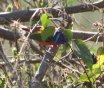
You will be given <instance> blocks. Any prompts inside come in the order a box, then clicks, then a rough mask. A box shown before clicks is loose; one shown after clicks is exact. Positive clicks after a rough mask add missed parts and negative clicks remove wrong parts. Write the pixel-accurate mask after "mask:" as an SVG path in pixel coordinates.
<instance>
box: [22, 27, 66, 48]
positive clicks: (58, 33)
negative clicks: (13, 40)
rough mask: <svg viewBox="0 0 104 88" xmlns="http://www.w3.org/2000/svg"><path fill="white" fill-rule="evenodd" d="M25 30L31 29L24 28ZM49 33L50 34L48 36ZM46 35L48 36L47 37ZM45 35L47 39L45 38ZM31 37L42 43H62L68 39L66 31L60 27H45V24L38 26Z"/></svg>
mask: <svg viewBox="0 0 104 88" xmlns="http://www.w3.org/2000/svg"><path fill="white" fill-rule="evenodd" d="M23 30H25V31H27V32H29V31H30V30H29V29H25V28H23ZM47 35H48V36H47ZM45 36H46V37H45ZM43 37H45V39H43ZM30 38H31V39H34V40H35V41H37V42H38V43H39V44H41V45H54V46H56V45H60V44H65V43H67V39H66V38H65V36H64V33H63V31H62V30H60V29H59V28H58V29H57V28H54V27H53V26H50V27H49V28H46V29H45V28H44V27H43V26H37V27H35V29H34V30H33V32H32V33H31V35H30Z"/></svg>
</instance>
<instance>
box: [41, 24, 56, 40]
mask: <svg viewBox="0 0 104 88" xmlns="http://www.w3.org/2000/svg"><path fill="white" fill-rule="evenodd" d="M54 32H55V27H53V26H48V27H46V28H45V29H44V31H43V32H42V34H41V38H42V40H43V41H46V40H47V39H48V38H49V37H51V36H53V34H54Z"/></svg>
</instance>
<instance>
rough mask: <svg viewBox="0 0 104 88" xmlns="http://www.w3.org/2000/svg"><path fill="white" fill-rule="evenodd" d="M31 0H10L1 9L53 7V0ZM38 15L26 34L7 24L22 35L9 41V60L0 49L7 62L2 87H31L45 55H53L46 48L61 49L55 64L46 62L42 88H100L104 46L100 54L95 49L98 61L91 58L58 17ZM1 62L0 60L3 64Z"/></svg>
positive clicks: (68, 1)
mask: <svg viewBox="0 0 104 88" xmlns="http://www.w3.org/2000/svg"><path fill="white" fill-rule="evenodd" d="M30 1H31V2H29V1H28V0H16V1H15V0H14V1H13V0H11V1H10V2H8V1H7V2H6V7H5V10H4V8H2V11H9V12H12V11H15V10H20V9H30V8H39V7H48V6H49V5H50V3H49V2H50V0H30ZM0 2H2V1H0ZM2 3H3V2H2ZM77 3H78V0H64V1H63V4H64V5H63V7H64V6H65V7H67V6H73V5H76V4H77ZM22 4H23V5H22ZM55 4H57V3H55ZM53 5H54V4H53ZM53 7H54V6H53ZM53 7H52V8H53ZM63 13H64V11H62V12H61V11H60V13H59V15H63ZM39 14H41V17H40V20H39V23H38V25H36V24H37V22H34V20H33V23H32V28H30V29H27V30H28V31H23V30H22V28H20V26H19V28H20V29H19V28H17V26H16V27H14V28H12V27H11V26H10V25H6V26H8V27H10V28H11V29H13V31H14V32H17V31H18V32H19V31H20V32H22V33H20V35H21V38H20V39H19V40H15V42H14V43H12V42H10V47H9V53H10V52H11V54H10V55H9V56H10V57H9V56H8V55H6V54H5V53H6V52H5V50H4V51H3V50H0V53H1V52H3V54H2V55H4V56H3V59H2V60H3V61H4V62H5V63H2V64H1V65H0V67H1V68H0V69H1V70H2V71H1V72H0V88H7V87H8V88H20V87H22V88H32V87H31V85H32V81H33V79H34V76H35V75H36V72H39V71H40V69H39V68H40V62H41V58H42V57H44V56H43V55H45V53H48V54H49V55H50V57H51V56H53V55H51V54H50V52H48V51H47V50H46V49H48V48H49V47H54V46H59V50H58V52H57V53H56V56H55V57H54V60H53V61H52V64H50V63H47V62H48V60H47V62H45V63H46V66H47V64H49V69H48V71H47V72H46V74H44V75H45V77H44V79H43V81H42V82H41V85H42V87H43V88H78V87H80V88H92V87H96V88H98V87H99V86H98V84H97V81H100V83H102V80H101V79H103V76H104V72H103V71H104V46H103V47H102V46H101V47H99V48H98V49H97V51H96V50H95V52H97V55H96V56H97V58H92V54H91V50H89V48H88V45H86V43H85V42H84V41H82V40H80V39H73V33H72V30H71V28H68V29H65V27H64V26H63V25H62V21H63V20H64V19H63V20H62V21H61V20H59V19H58V18H53V16H52V15H51V14H49V13H47V11H44V10H43V13H42V12H41V11H40V13H39ZM20 18H21V17H20ZM18 19H19V18H18ZM54 19H55V20H54ZM11 20H12V19H11ZM56 20H58V22H57V21H56ZM20 24H21V23H20ZM29 24H30V23H29V22H27V23H24V25H26V26H27V28H29V27H28V26H30V25H29ZM34 25H35V26H36V27H41V29H39V30H36V29H35V28H36V27H35V26H34ZM4 26H5V25H4ZM32 29H33V30H32ZM24 33H25V34H24ZM29 34H30V35H29ZM31 36H32V38H31ZM37 41H38V42H37ZM32 42H34V45H32ZM40 42H41V43H40ZM50 42H51V44H50ZM6 44H8V43H6ZM2 47H5V45H4V44H1V46H0V48H2ZM94 47H96V46H94ZM33 50H34V51H33ZM52 53H53V52H52ZM1 58H2V57H1ZM5 58H7V60H5ZM48 58H49V57H48ZM93 59H96V60H97V62H96V63H93ZM2 60H0V61H1V62H2ZM9 61H11V62H9ZM42 61H43V60H42ZM5 64H6V65H7V66H6V65H5ZM8 64H9V65H8ZM8 66H9V67H8ZM11 69H12V70H11ZM41 70H44V69H41ZM76 86H77V87H76Z"/></svg>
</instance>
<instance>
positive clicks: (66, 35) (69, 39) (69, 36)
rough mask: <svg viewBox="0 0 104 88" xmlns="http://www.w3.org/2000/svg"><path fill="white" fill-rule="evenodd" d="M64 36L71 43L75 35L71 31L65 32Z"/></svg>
mask: <svg viewBox="0 0 104 88" xmlns="http://www.w3.org/2000/svg"><path fill="white" fill-rule="evenodd" d="M64 35H65V37H66V38H67V39H68V41H69V42H71V40H72V37H73V33H72V31H71V29H66V30H64Z"/></svg>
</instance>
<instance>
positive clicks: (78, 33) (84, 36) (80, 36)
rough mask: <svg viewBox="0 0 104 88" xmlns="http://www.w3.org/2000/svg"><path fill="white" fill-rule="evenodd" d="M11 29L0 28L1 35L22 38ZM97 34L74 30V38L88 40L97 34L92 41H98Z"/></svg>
mask: <svg viewBox="0 0 104 88" xmlns="http://www.w3.org/2000/svg"><path fill="white" fill-rule="evenodd" d="M9 30H10V29H8V30H5V29H2V28H0V37H1V38H4V39H7V40H10V41H15V40H16V39H19V38H20V35H19V34H18V33H16V34H15V32H12V31H9ZM97 34H98V32H85V31H76V30H73V39H82V40H86V39H88V38H90V37H92V36H94V35H95V36H94V37H93V38H92V39H90V41H96V40H97V37H98V36H99V35H97ZM100 35H101V34H100ZM102 39H103V37H102V36H100V37H99V40H98V41H99V42H101V41H102Z"/></svg>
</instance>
